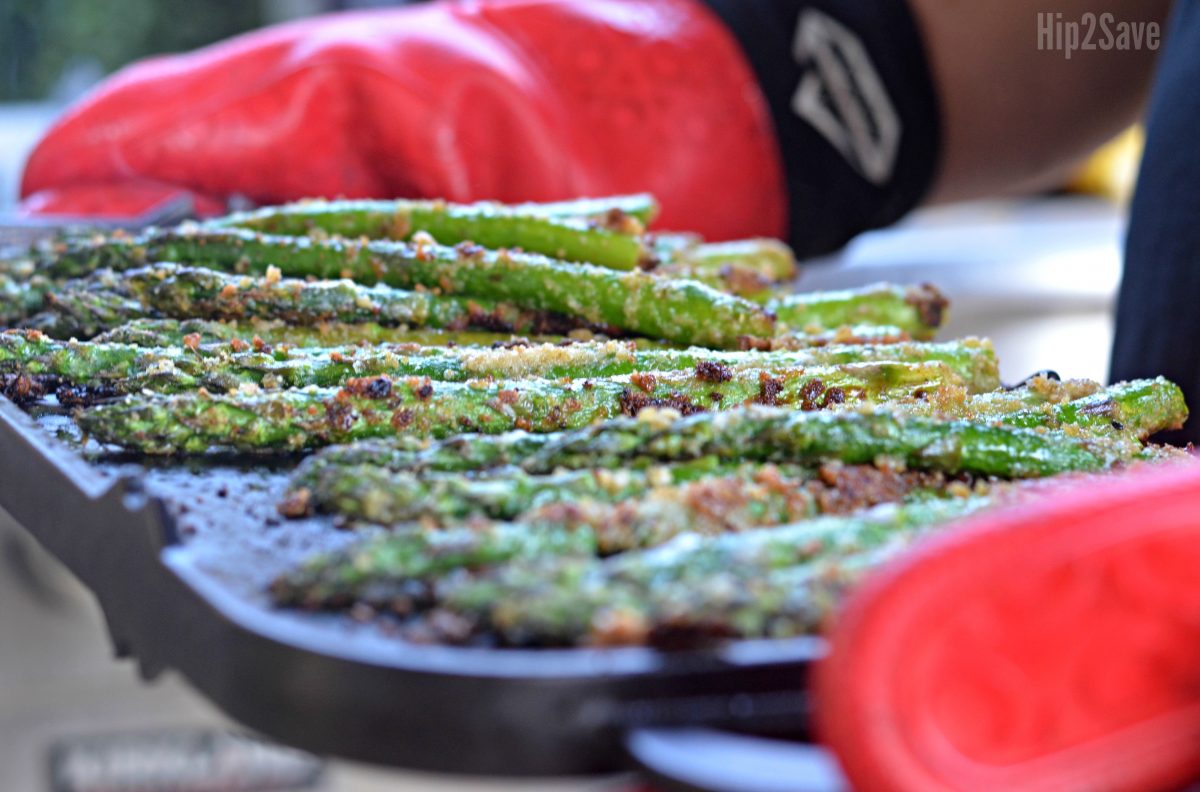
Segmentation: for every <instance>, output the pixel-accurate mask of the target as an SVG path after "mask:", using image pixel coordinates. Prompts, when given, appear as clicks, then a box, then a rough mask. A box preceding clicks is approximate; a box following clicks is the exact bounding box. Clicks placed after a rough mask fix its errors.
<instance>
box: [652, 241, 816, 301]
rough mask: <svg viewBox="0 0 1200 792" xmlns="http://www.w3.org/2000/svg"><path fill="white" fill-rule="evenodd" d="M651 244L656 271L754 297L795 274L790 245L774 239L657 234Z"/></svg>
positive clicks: (758, 298)
mask: <svg viewBox="0 0 1200 792" xmlns="http://www.w3.org/2000/svg"><path fill="white" fill-rule="evenodd" d="M653 245H654V249H655V254H656V255H657V256H658V258H659V260H660V262H661V263H660V264H659V265H658V267H656V268H655V273H656V274H659V275H665V276H669V277H673V278H691V279H692V280H698V281H700V282H701V283H706V284H708V285H709V286H712V287H713V288H715V289H720V290H721V291H725V292H729V293H730V294H736V295H738V296H740V297H746V298H748V299H752V300H755V301H763V300H765V299H766V298H768V297H769V296H770V294H771V287H772V286H775V285H776V284H779V283H784V282H786V281H790V280H792V279H793V278H795V277H796V272H797V268H796V257H795V255H793V253H792V249H791V248H789V247H788V246H787V245H785V244H783V243H782V242H779V241H777V240H774V239H743V240H737V241H733V242H715V243H707V244H704V243H701V242H700V241H699V240H697V239H694V238H692V237H689V236H687V235H659V236H656V237H655V238H654V240H653Z"/></svg>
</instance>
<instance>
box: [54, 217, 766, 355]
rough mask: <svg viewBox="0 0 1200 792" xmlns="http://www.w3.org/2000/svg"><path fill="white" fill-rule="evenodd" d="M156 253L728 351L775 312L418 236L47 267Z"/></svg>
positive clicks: (171, 237) (181, 251) (257, 243)
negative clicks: (461, 300)
mask: <svg viewBox="0 0 1200 792" xmlns="http://www.w3.org/2000/svg"><path fill="white" fill-rule="evenodd" d="M156 260H164V261H179V262H184V263H204V264H206V265H208V266H213V267H217V268H221V269H234V268H237V267H239V266H249V267H250V268H251V269H257V270H259V271H262V270H265V269H266V267H267V266H268V265H274V266H276V267H278V268H279V269H280V270H281V271H282V272H283V273H284V274H285V275H289V276H295V277H308V276H314V277H317V278H330V277H332V278H337V277H350V278H352V279H354V280H357V281H360V282H365V283H376V282H380V281H382V282H384V283H387V284H389V285H391V286H395V287H399V288H410V289H411V288H417V287H424V288H427V289H438V290H440V291H441V292H442V293H444V294H454V295H459V296H465V297H476V298H481V299H494V300H498V301H504V302H508V303H511V304H512V305H514V306H517V307H520V308H525V309H529V310H539V311H551V312H555V313H559V314H563V315H566V316H570V317H577V318H580V319H582V320H583V321H586V322H589V323H592V324H596V325H607V326H612V327H617V328H620V329H623V330H627V331H630V332H633V333H636V334H639V335H644V336H649V337H651V338H661V339H666V340H669V341H674V342H677V343H684V344H696V345H699V346H712V347H720V348H730V349H736V348H738V347H739V346H740V345H741V343H742V341H741V339H743V338H769V337H771V336H773V335H774V334H775V321H774V317H773V316H772V315H771V314H770V313H768V312H767V311H765V310H763V309H762V308H761V307H760V306H757V305H755V304H753V303H751V302H749V301H747V300H743V299H740V298H737V297H733V296H730V295H727V294H722V293H720V292H717V291H716V290H714V289H711V288H709V287H707V286H704V285H703V284H699V283H695V282H692V281H672V280H668V279H664V278H657V277H654V276H652V275H648V274H646V273H643V272H624V273H621V272H614V271H612V270H608V269H604V268H601V267H594V266H589V265H583V264H568V263H564V262H561V261H555V260H553V259H548V258H544V257H542V256H537V255H530V254H524V253H516V252H512V251H499V252H494V251H487V250H483V249H482V248H478V247H475V246H471V245H460V246H458V247H457V248H448V247H444V246H442V245H438V244H435V243H434V242H432V241H431V240H429V239H428V238H426V237H418V238H417V239H416V241H414V242H413V243H400V242H392V241H375V242H365V243H364V242H350V241H345V240H339V239H329V240H316V239H310V238H306V237H278V236H268V235H263V234H256V233H254V232H251V231H245V230H239V229H228V230H221V231H209V230H199V229H196V230H187V231H182V232H159V233H157V234H152V235H149V236H146V237H143V238H139V239H129V240H122V239H109V240H106V241H104V242H101V243H98V244H95V243H89V242H77V243H75V244H74V245H71V246H67V247H66V248H65V249H63V250H62V251H61V253H60V255H59V257H58V258H57V260H56V261H55V262H54V264H53V265H52V266H53V268H54V269H55V271H58V272H65V273H67V274H70V273H78V272H90V271H92V270H94V269H96V268H98V267H104V266H111V267H114V268H117V269H128V268H131V267H136V266H140V265H143V264H145V263H147V262H151V261H156Z"/></svg>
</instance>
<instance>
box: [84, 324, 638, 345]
mask: <svg viewBox="0 0 1200 792" xmlns="http://www.w3.org/2000/svg"><path fill="white" fill-rule="evenodd" d="M92 341H93V342H94V343H97V344H128V345H131V346H139V347H150V348H161V347H175V346H184V345H185V344H187V345H193V344H197V343H198V344H199V346H200V347H201V348H206V347H210V346H213V345H222V346H225V345H230V344H232V347H231V348H233V349H234V350H235V351H236V350H237V349H249V348H251V347H255V348H257V347H262V346H264V345H265V346H267V347H271V348H272V349H274V348H275V347H284V348H291V349H315V348H320V349H329V348H339V347H360V346H375V345H377V344H396V345H399V346H403V347H406V348H412V347H456V346H463V347H500V346H504V345H509V344H519V345H523V346H528V345H532V344H564V343H570V339H568V338H567V337H566V336H559V335H522V336H514V335H513V334H512V333H500V332H489V331H486V330H438V329H420V330H410V329H407V328H397V327H384V326H383V325H381V324H379V323H377V322H362V323H359V324H345V323H342V322H321V323H320V324H315V325H290V324H286V323H284V322H280V321H278V320H268V319H241V320H234V321H218V320H210V319H134V320H132V321H130V322H126V323H125V324H123V325H119V326H117V327H114V328H113V329H111V330H107V331H105V332H103V333H101V334H100V335H98V336H96V337H95V338H93V339H92ZM630 342H631V343H635V344H637V345H638V346H639V347H642V346H645V345H647V344H653V342H649V341H647V340H646V339H631V341H630Z"/></svg>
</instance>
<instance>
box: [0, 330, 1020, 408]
mask: <svg viewBox="0 0 1200 792" xmlns="http://www.w3.org/2000/svg"><path fill="white" fill-rule="evenodd" d="M184 344H186V345H187V347H186V348H184V346H183V345H184ZM257 346H258V348H257V349H256V350H254V351H236V350H233V349H231V348H229V347H224V348H220V349H218V350H216V351H213V350H211V349H208V348H202V347H201V338H200V337H198V336H193V337H191V338H188V339H186V340H185V339H183V338H180V346H177V347H169V346H167V347H162V348H153V349H150V348H145V347H139V346H132V345H122V344H113V343H96V342H92V343H89V342H77V341H71V342H61V341H54V340H52V339H50V338H48V337H47V336H45V335H43V334H41V333H39V332H36V331H29V332H23V333H20V332H9V333H4V334H0V370H11V371H14V372H15V371H21V372H24V373H27V374H37V375H52V376H56V377H61V378H63V379H66V380H69V381H71V382H73V383H77V384H80V385H88V384H103V385H104V387H105V388H106V389H108V390H116V391H121V392H126V393H135V392H137V391H140V390H143V389H150V390H156V391H162V392H168V393H178V392H182V391H185V390H188V389H190V388H193V387H195V383H196V381H197V379H198V378H199V380H200V381H203V382H204V384H205V387H207V388H208V389H209V390H210V391H214V390H219V391H224V390H229V389H231V388H235V387H237V385H239V384H241V383H253V384H257V385H262V384H264V383H266V384H268V385H269V386H272V387H274V386H286V387H303V386H306V385H323V386H330V385H340V384H341V383H343V382H345V381H346V380H347V379H349V378H351V377H361V376H373V375H378V374H387V375H389V376H421V377H430V378H432V379H435V380H442V381H449V382H461V381H465V380H469V379H477V378H486V377H493V378H499V379H529V378H550V379H558V378H562V377H571V378H578V377H612V376H619V375H624V374H633V373H636V372H646V373H651V372H660V371H682V370H687V369H692V370H695V371H698V372H706V373H707V374H708V376H709V377H710V378H717V379H725V378H727V377H732V375H733V372H735V371H749V370H754V371H768V372H772V371H783V370H787V369H790V368H796V367H801V366H829V365H846V364H850V363H864V362H879V361H899V362H928V361H936V362H942V363H945V364H946V365H947V366H948V367H949V368H950V370H951V371H953V372H954V374H955V375H957V376H958V377H959V378H960V379H962V380H963V381H964V382H965V383H966V385H967V386H968V388H969V389H970V390H971V391H972V392H980V391H986V390H990V389H992V388H995V387H996V386H997V385H998V384H999V372H998V368H997V364H996V358H995V354H994V353H993V351H992V348H991V345H990V344H989V343H987V342H984V341H979V340H977V339H968V340H966V341H963V342H951V343H946V344H929V345H920V344H895V345H889V346H862V347H839V346H830V347H823V348H819V349H811V350H805V351H799V352H763V353H759V352H715V351H709V350H701V349H695V348H693V349H688V350H662V349H654V350H639V349H637V347H636V346H635V345H634V344H633V343H630V342H618V341H608V342H580V343H577V344H571V345H567V346H561V345H551V344H546V345H540V346H532V345H531V346H521V345H514V346H508V347H502V348H497V349H459V348H450V347H423V348H414V347H411V346H409V347H376V348H372V349H355V348H342V349H336V348H335V349H324V350H314V351H309V350H304V349H298V350H289V349H279V350H267V349H266V347H265V342H260V343H259V344H258V345H257ZM245 349H247V350H248V349H249V346H247V347H245ZM148 370H153V371H155V372H157V374H156V376H155V377H153V378H149V379H148V378H146V377H144V376H143V374H144V373H145V372H146V371H148ZM172 372H180V373H185V374H187V375H189V376H188V378H187V379H186V381H175V380H174V379H172V377H171V376H170V374H171V373H172Z"/></svg>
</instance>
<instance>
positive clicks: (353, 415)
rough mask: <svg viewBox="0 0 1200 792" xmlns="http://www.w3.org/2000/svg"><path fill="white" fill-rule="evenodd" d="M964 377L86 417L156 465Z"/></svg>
mask: <svg viewBox="0 0 1200 792" xmlns="http://www.w3.org/2000/svg"><path fill="white" fill-rule="evenodd" d="M955 382H957V377H956V376H955V375H954V373H953V372H951V371H950V370H949V369H948V368H947V367H946V366H945V365H944V364H942V363H896V362H883V363H860V364H847V365H844V366H831V367H824V368H811V369H807V370H799V369H797V370H792V371H786V372H780V373H778V374H777V375H774V376H772V375H769V374H768V373H767V372H762V371H753V370H751V371H746V372H736V373H732V374H731V375H730V377H729V378H728V379H725V380H723V381H713V378H711V377H708V376H706V375H704V374H703V373H700V374H698V375H694V374H692V373H690V372H665V373H662V374H658V375H650V374H645V375H632V376H630V377H625V378H622V377H617V378H612V379H597V380H584V381H582V382H581V381H578V380H577V381H574V382H565V381H564V382H558V381H550V380H521V381H501V382H485V381H479V380H476V381H472V382H467V383H447V382H439V383H433V382H432V381H430V380H429V379H427V378H420V377H410V378H407V379H397V380H393V379H392V378H389V377H386V376H378V377H363V378H359V379H352V380H350V381H348V382H347V383H346V386H345V387H344V388H343V389H342V390H332V389H319V388H307V389H303V390H288V391H279V392H258V393H242V392H237V393H232V394H228V395H224V396H212V395H209V394H207V393H204V392H201V393H199V394H185V395H181V396H150V395H143V396H136V397H127V398H126V399H125V400H124V401H121V402H116V403H112V404H105V405H100V406H98V407H94V408H92V409H90V410H88V411H86V412H83V413H81V414H79V415H77V416H76V420H77V422H78V423H79V425H80V426H81V427H82V428H83V429H84V431H85V432H87V433H88V434H89V435H91V436H93V437H95V438H96V439H97V440H99V441H101V442H102V443H111V444H114V445H119V446H123V447H125V448H127V449H130V450H137V451H141V452H144V453H151V454H171V453H198V452H203V451H206V450H208V449H209V448H211V447H224V448H229V449H234V450H239V451H255V450H285V451H296V450H300V449H303V448H316V447H320V446H324V445H330V444H333V443H341V442H347V441H350V440H359V439H366V438H372V437H389V436H395V435H419V436H426V437H445V436H448V435H451V434H453V433H455V432H459V431H463V430H467V431H474V432H481V433H486V434H496V433H500V432H506V431H510V430H512V429H524V430H527V431H534V432H539V433H540V432H553V431H557V430H561V429H573V428H578V427H582V426H586V425H588V424H592V423H595V422H596V421H599V420H603V419H605V418H611V417H613V416H617V415H621V414H626V415H636V414H637V413H638V412H640V411H641V410H642V409H644V408H646V407H650V406H670V407H672V408H676V409H681V410H684V411H686V412H698V411H703V410H707V409H720V408H722V407H732V406H737V405H740V404H742V403H745V402H749V401H759V402H762V403H770V404H787V405H792V406H794V407H795V408H798V409H808V410H811V409H819V408H821V407H825V406H829V405H837V404H842V403H844V402H846V401H855V400H861V399H877V400H887V399H892V398H900V397H903V396H905V395H910V394H912V393H913V392H915V391H922V392H928V391H931V390H934V389H936V388H937V387H939V386H940V385H941V384H943V383H955Z"/></svg>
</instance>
